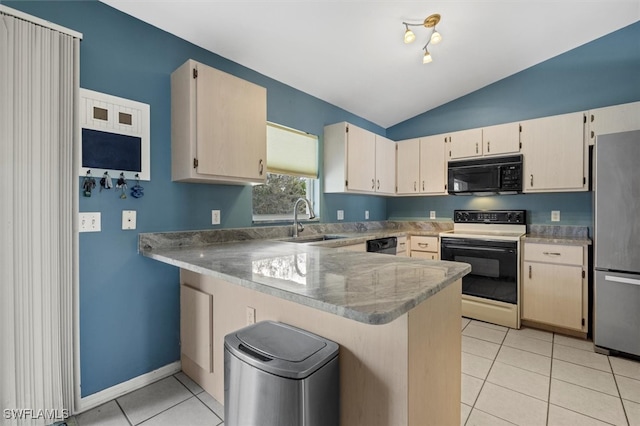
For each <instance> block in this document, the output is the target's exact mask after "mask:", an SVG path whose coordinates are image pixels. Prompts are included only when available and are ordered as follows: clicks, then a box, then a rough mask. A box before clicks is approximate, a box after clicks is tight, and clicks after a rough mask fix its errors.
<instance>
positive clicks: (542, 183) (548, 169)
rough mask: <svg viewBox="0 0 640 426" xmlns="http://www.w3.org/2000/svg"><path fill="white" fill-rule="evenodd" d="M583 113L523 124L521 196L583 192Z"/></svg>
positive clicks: (584, 184) (584, 169) (585, 157)
mask: <svg viewBox="0 0 640 426" xmlns="http://www.w3.org/2000/svg"><path fill="white" fill-rule="evenodd" d="M584 120H585V118H584V113H582V112H576V113H571V114H563V115H555V116H552V117H544V118H538V119H534V120H528V121H523V122H522V123H521V126H522V132H521V133H520V138H521V139H520V140H521V141H522V152H523V154H524V173H523V189H524V192H555V191H558V192H563V191H586V190H588V185H587V183H586V182H587V179H586V177H587V170H588V168H587V155H586V145H585V137H584Z"/></svg>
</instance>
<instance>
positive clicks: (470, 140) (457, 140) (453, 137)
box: [449, 128, 482, 160]
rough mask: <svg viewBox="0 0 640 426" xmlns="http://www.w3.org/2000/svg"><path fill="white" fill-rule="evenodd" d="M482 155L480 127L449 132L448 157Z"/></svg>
mask: <svg viewBox="0 0 640 426" xmlns="http://www.w3.org/2000/svg"><path fill="white" fill-rule="evenodd" d="M480 156H482V129H481V128H480V129H469V130H461V131H459V132H453V133H449V159H450V160H457V159H461V158H473V157H480Z"/></svg>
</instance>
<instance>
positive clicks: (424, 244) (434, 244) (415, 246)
mask: <svg viewBox="0 0 640 426" xmlns="http://www.w3.org/2000/svg"><path fill="white" fill-rule="evenodd" d="M416 250H417V251H428V252H433V253H437V252H438V237H425V236H421V235H415V236H412V237H411V251H416Z"/></svg>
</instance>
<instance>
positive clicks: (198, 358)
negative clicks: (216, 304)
mask: <svg viewBox="0 0 640 426" xmlns="http://www.w3.org/2000/svg"><path fill="white" fill-rule="evenodd" d="M212 320H213V296H212V295H211V294H208V293H205V292H203V291H200V290H197V289H195V288H192V287H189V286H188V285H184V284H182V285H181V286H180V351H181V352H182V355H183V356H186V357H188V358H189V359H190V360H192V361H193V362H195V363H196V364H198V365H199V366H200V368H202V369H203V370H204V371H206V372H208V373H210V372H213V351H212V347H213V346H212V345H213V323H212Z"/></svg>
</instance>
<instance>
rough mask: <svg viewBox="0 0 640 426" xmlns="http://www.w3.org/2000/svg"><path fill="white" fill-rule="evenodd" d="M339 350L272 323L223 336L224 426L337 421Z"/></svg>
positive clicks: (314, 425) (316, 425) (309, 425)
mask: <svg viewBox="0 0 640 426" xmlns="http://www.w3.org/2000/svg"><path fill="white" fill-rule="evenodd" d="M338 351H339V346H338V344H336V343H335V342H332V341H331V340H327V339H324V338H322V337H320V336H317V335H315V334H312V333H309V332H307V331H304V330H301V329H299V328H295V327H292V326H290V325H287V324H282V323H278V322H273V321H262V322H259V323H257V324H253V325H250V326H248V327H245V328H243V329H240V330H238V331H236V332H233V333H230V334H228V335H226V336H225V338H224V424H225V425H226V426H252V425H260V426H270V425H273V426H289V425H291V426H300V425H304V426H328V425H338V424H339V423H340V409H339V401H340V387H339V371H338Z"/></svg>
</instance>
